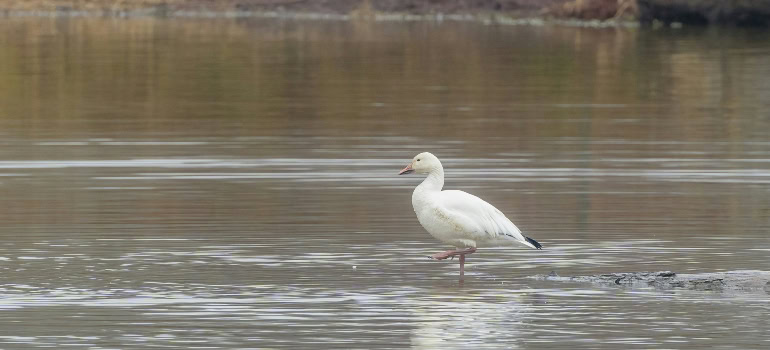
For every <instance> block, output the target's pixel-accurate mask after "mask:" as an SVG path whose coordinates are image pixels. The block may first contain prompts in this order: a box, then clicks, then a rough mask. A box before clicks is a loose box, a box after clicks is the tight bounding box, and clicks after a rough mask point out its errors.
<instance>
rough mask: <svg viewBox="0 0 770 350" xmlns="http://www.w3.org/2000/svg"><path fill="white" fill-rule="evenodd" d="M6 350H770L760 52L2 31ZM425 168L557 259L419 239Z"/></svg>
mask: <svg viewBox="0 0 770 350" xmlns="http://www.w3.org/2000/svg"><path fill="white" fill-rule="evenodd" d="M0 46H2V50H0V78H2V79H0V205H2V208H3V210H2V211H0V237H1V238H2V241H1V242H0V274H1V275H2V280H3V282H2V284H0V297H1V298H2V299H1V300H2V301H0V309H2V310H3V313H2V315H0V328H1V329H2V330H3V331H2V334H0V347H2V348H9V349H10V348H42V347H55V348H66V347H70V348H89V349H108V348H110V349H115V348H121V349H131V348H134V349H147V348H179V349H194V348H208V349H241V348H259V349H270V348H301V349H304V348H311V347H312V348H324V349H339V348H360V349H386V348H390V349H392V348H415V349H438V348H443V349H468V348H475V349H511V348H525V349H574V348H602V349H617V348H627V349H635V348H656V349H664V348H676V349H701V348H704V347H710V348H721V349H759V348H767V347H768V346H770V329H769V328H768V326H767V325H768V324H770V317H769V316H768V315H770V303H769V301H770V296H768V295H767V294H766V293H747V294H741V295H723V294H719V293H714V292H695V291H683V290H676V291H669V292H662V291H655V290H650V289H644V288H635V289H628V288H608V287H601V286H594V285H582V284H564V283H557V282H552V281H539V280H534V279H531V278H529V277H531V276H533V275H537V274H547V273H549V272H551V271H556V272H557V273H559V274H560V275H576V274H597V273H605V272H623V271H644V270H653V271H654V270H672V271H675V272H679V273H698V272H713V271H731V270H770V259H768V254H770V238H768V234H767V232H768V229H770V219H768V218H770V209H769V208H770V193H769V192H770V190H769V189H770V187H768V184H770V135H768V130H770V118H769V117H768V114H767V111H768V110H770V80H768V79H766V78H767V77H768V76H770V42H767V40H766V33H764V32H752V31H738V30H712V29H708V30H701V29H683V30H657V31H654V30H647V29H638V30H634V29H631V30H626V29H622V30H619V29H602V30H598V29H586V28H568V27H514V26H511V27H505V26H502V27H500V26H483V25H480V24H470V23H468V24H464V23H446V24H434V23H355V22H354V23H348V22H312V21H308V22H294V21H267V20H248V21H225V20H215V21H207V20H153V19H136V20H106V19H105V20H101V19H98V20H97V19H76V20H57V19H6V20H4V21H3V22H2V23H0ZM426 150H428V151H431V152H433V153H435V154H436V155H438V156H439V157H440V158H441V159H442V161H443V163H444V166H445V168H446V174H447V182H446V186H447V187H448V188H453V189H455V188H457V189H463V190H466V191H468V192H471V193H474V194H476V195H479V196H481V197H482V198H485V199H486V200H488V201H489V202H491V203H493V204H494V205H496V206H497V207H498V208H499V209H501V210H502V211H503V212H505V213H507V214H508V216H509V217H510V218H512V219H513V220H514V222H516V223H517V225H518V226H519V227H520V228H521V229H522V230H523V231H525V232H526V234H527V235H529V236H532V237H534V238H536V239H537V240H539V241H540V242H541V243H543V245H544V246H545V248H546V249H544V250H542V251H531V250H525V249H484V250H480V251H479V252H478V253H476V254H473V255H471V256H470V257H469V259H468V265H467V267H466V269H467V276H466V278H465V280H464V283H462V284H460V283H458V278H457V270H458V266H457V262H456V261H441V262H437V261H430V260H428V259H427V256H428V255H430V254H433V253H436V252H438V251H440V250H442V249H445V248H447V247H444V246H442V245H441V244H439V243H438V242H436V241H434V240H433V239H432V238H431V237H430V236H429V235H428V234H427V233H425V232H424V231H423V229H422V228H421V227H420V226H419V224H418V223H417V220H416V218H415V216H414V213H413V211H412V208H411V202H410V198H411V191H412V188H413V187H414V186H415V185H417V184H418V183H419V181H420V178H419V177H418V176H396V173H397V172H398V170H399V169H401V168H402V167H403V166H404V165H405V164H406V163H407V162H408V161H409V160H410V159H411V158H412V157H413V156H414V155H415V154H416V153H418V152H421V151H426Z"/></svg>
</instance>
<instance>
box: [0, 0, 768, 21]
mask: <svg viewBox="0 0 770 350" xmlns="http://www.w3.org/2000/svg"><path fill="white" fill-rule="evenodd" d="M265 13H283V14H285V15H286V14H305V15H316V16H323V15H334V16H349V17H356V18H374V17H376V16H377V15H383V16H396V15H401V16H428V17H430V18H434V19H435V18H436V17H437V16H438V17H441V16H445V15H460V16H471V17H474V16H475V17H476V18H477V19H478V20H482V21H489V20H490V19H492V20H494V19H496V18H502V19H503V20H502V21H499V20H498V21H499V22H505V20H509V19H516V18H567V19H580V20H636V19H639V20H641V21H642V22H653V21H660V22H664V23H672V22H680V23H687V24H710V23H720V24H737V25H758V26H767V25H768V24H770V0H730V1H726V0H432V1H425V0H5V1H2V2H0V14H5V15H11V16H13V15H35V14H37V15H46V16H48V15H61V16H66V15H103V16H118V17H123V16H158V17H167V16H198V17H201V16H248V15H259V14H265ZM349 17H346V18H349Z"/></svg>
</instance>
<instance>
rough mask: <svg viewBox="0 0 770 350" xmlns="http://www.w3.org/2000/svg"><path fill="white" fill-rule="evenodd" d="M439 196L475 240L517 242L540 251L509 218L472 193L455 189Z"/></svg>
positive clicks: (450, 213) (455, 218) (448, 212)
mask: <svg viewBox="0 0 770 350" xmlns="http://www.w3.org/2000/svg"><path fill="white" fill-rule="evenodd" d="M437 197H438V198H437V199H438V202H439V203H440V204H441V206H442V209H444V210H445V211H446V212H447V214H448V215H449V216H450V217H451V218H452V221H453V222H455V223H456V224H457V225H460V226H461V227H462V228H463V229H464V231H466V232H467V233H469V234H471V235H473V236H474V238H476V239H481V240H490V241H513V242H516V243H520V244H523V245H525V246H528V247H530V248H536V246H535V244H533V243H531V242H530V240H531V239H530V240H527V239H526V238H525V237H524V235H522V234H521V231H520V230H519V228H518V227H516V225H514V224H513V223H512V222H511V220H508V218H507V217H505V214H503V213H502V212H501V211H499V210H497V208H495V207H494V206H493V205H492V204H489V203H487V202H485V201H484V200H483V199H481V198H479V197H476V196H474V195H472V194H470V193H466V192H463V191H453V190H450V191H441V192H440V193H438V194H437ZM533 242H534V241H533ZM535 243H537V242H535ZM538 245H539V244H538Z"/></svg>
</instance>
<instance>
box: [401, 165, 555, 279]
mask: <svg viewBox="0 0 770 350" xmlns="http://www.w3.org/2000/svg"><path fill="white" fill-rule="evenodd" d="M412 172H416V173H418V174H427V177H426V178H425V180H423V182H422V183H421V184H420V185H418V186H417V188H415V189H414V192H413V193H412V206H413V207H414V212H415V213H416V214H417V219H418V220H419V222H420V224H421V225H422V227H423V228H425V230H426V231H428V233H430V234H431V236H433V237H434V238H436V239H437V240H439V241H441V242H443V243H446V244H449V245H452V246H455V247H457V248H464V249H465V250H455V251H449V252H445V253H440V254H436V255H434V256H433V257H434V258H436V259H442V258H446V257H449V256H454V255H460V258H461V259H460V262H461V274H462V264H463V262H464V260H465V259H464V257H465V254H470V253H472V252H475V251H476V248H482V247H501V246H526V247H529V248H532V249H541V248H542V245H540V243H538V242H537V241H535V240H534V239H532V238H529V237H526V236H524V235H523V234H522V233H521V230H519V228H518V227H516V225H514V224H513V222H511V220H509V219H508V218H507V217H506V216H505V214H503V213H502V212H501V211H500V210H498V209H497V208H495V207H494V206H493V205H492V204H489V203H487V202H486V201H484V200H483V199H481V198H479V197H476V196H474V195H472V194H470V193H466V192H463V191H457V190H443V187H444V168H443V166H442V165H441V161H439V160H438V158H437V157H436V156H434V155H433V154H431V153H428V152H423V153H420V154H418V155H417V156H415V157H414V159H413V160H412V163H411V164H409V165H408V166H407V167H406V168H404V169H403V170H402V171H401V172H400V173H399V175H403V174H409V173H412ZM450 252H455V253H454V254H453V253H450ZM461 252H466V253H461ZM447 254H448V255H447ZM444 255H447V256H446V257H444Z"/></svg>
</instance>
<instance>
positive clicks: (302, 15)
mask: <svg viewBox="0 0 770 350" xmlns="http://www.w3.org/2000/svg"><path fill="white" fill-rule="evenodd" d="M35 17H37V18H114V19H134V18H158V19H164V18H167V19H283V20H315V21H369V22H435V23H444V22H469V23H480V24H483V25H509V26H549V25H553V26H566V27H593V28H616V27H620V28H637V27H639V26H640V23H639V22H638V21H636V20H628V19H622V20H616V19H608V20H598V19H591V20H586V19H577V18H552V17H517V16H510V15H506V14H500V13H466V14H451V13H450V14H444V13H432V14H411V13H375V14H367V15H357V14H355V13H354V14H337V13H323V12H295V11H209V10H195V11H191V10H178V11H163V12H159V11H158V10H157V9H153V8H146V9H134V10H10V11H9V10H5V11H0V18H6V19H7V18H35ZM677 26H678V24H677V23H674V24H673V25H672V27H677Z"/></svg>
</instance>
